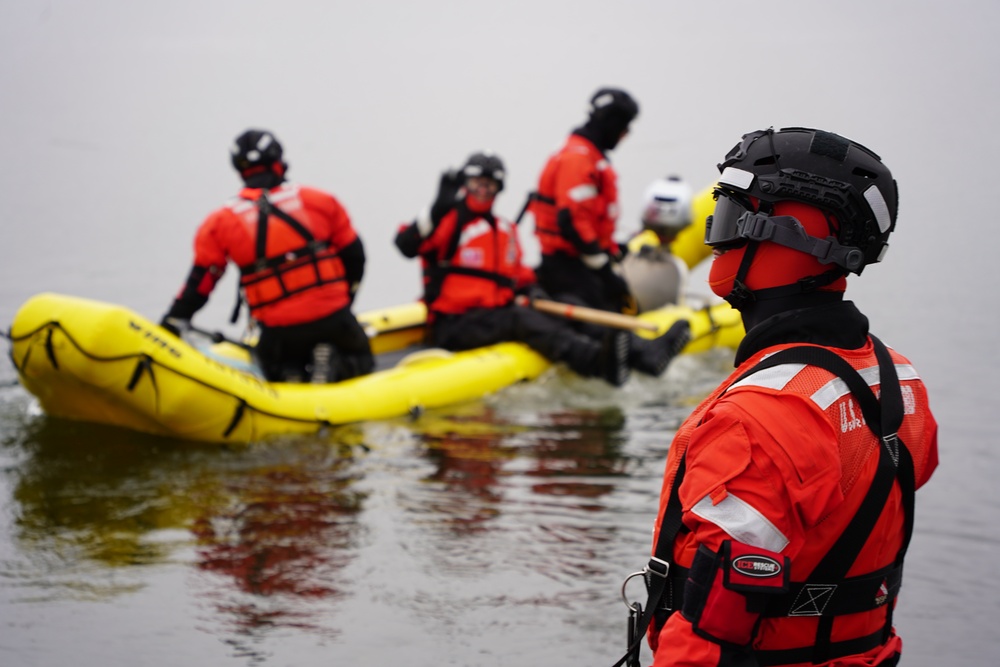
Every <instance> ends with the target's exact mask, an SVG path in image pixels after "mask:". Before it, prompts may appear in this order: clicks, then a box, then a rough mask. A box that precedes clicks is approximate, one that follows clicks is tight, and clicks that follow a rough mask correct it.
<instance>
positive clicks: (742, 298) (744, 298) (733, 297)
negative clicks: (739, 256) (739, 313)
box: [725, 278, 757, 310]
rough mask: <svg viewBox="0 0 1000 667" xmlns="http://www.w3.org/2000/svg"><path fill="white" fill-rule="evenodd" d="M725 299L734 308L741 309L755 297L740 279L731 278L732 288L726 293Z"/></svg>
mask: <svg viewBox="0 0 1000 667" xmlns="http://www.w3.org/2000/svg"><path fill="white" fill-rule="evenodd" d="M725 299H726V301H728V302H729V305H730V306H732V307H733V308H735V309H736V310H743V309H744V308H746V307H747V306H749V305H750V304H752V303H753V302H754V301H756V300H757V297H756V296H754V293H753V292H751V291H750V288H748V287H747V286H746V285H744V284H743V281H742V280H739V279H738V278H737V279H735V280H733V289H732V291H731V292H729V294H727V295H726V297H725Z"/></svg>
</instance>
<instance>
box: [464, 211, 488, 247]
mask: <svg viewBox="0 0 1000 667" xmlns="http://www.w3.org/2000/svg"><path fill="white" fill-rule="evenodd" d="M491 231H493V229H492V227H490V223H488V222H486V221H485V220H483V219H482V218H480V219H479V220H477V221H476V222H474V223H473V224H471V225H466V226H465V227H463V228H462V234H461V235H460V236H459V237H458V245H459V247H462V246H464V245H465V244H466V243H468V242H469V241H472V240H473V239H477V238H479V237H480V236H485V235H486V234H489V233H490V232H491Z"/></svg>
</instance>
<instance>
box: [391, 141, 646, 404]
mask: <svg viewBox="0 0 1000 667" xmlns="http://www.w3.org/2000/svg"><path fill="white" fill-rule="evenodd" d="M505 176H506V174H505V171H504V166H503V162H501V160H500V158H498V157H497V156H496V155H494V154H492V153H486V152H481V153H474V154H473V155H471V156H470V157H469V159H468V160H467V161H466V163H465V165H463V166H462V168H461V169H460V170H458V171H453V172H446V173H445V174H443V175H442V177H441V183H440V188H439V191H438V195H437V199H436V201H435V202H434V204H433V206H431V207H430V209H429V210H428V211H427V212H425V213H423V214H421V215H420V216H419V217H418V218H417V219H416V220H414V221H413V222H412V223H410V224H406V225H402V226H401V227H400V229H399V232H398V233H397V234H396V239H395V241H396V246H397V247H398V248H399V250H400V252H402V253H403V255H404V256H406V257H411V258H412V257H418V256H419V257H420V258H421V260H422V262H423V267H424V297H423V298H424V302H425V303H426V304H427V312H428V321H429V323H430V327H431V339H432V342H433V343H434V345H437V346H438V347H443V348H445V349H448V350H469V349H473V348H477V347H482V346H484V345H492V344H494V343H499V342H501V341H508V340H515V341H521V342H524V343H526V344H527V345H529V346H530V347H531V348H532V349H534V350H535V351H537V352H538V353H539V354H541V355H542V356H544V357H545V358H547V359H549V360H551V361H554V362H565V363H566V364H567V365H568V366H569V367H570V368H571V369H572V370H573V371H575V372H576V373H578V374H580V375H582V376H584V377H601V378H603V379H604V380H605V381H607V382H608V383H610V384H612V385H614V386H620V385H622V384H624V383H625V382H626V381H627V380H628V377H629V370H630V369H629V366H628V353H629V336H630V334H628V333H627V332H624V331H617V330H606V333H605V336H604V338H603V341H598V340H595V339H593V338H591V337H589V336H586V335H584V334H581V333H579V332H577V331H576V330H575V329H574V328H573V327H572V326H571V325H570V324H569V323H568V322H566V321H564V320H560V319H558V318H555V317H552V316H550V315H546V314H544V313H541V312H538V311H536V310H533V309H531V308H530V307H521V306H518V305H516V304H515V295H516V294H517V293H531V292H532V291H533V290H534V288H535V273H534V271H532V270H531V268H530V267H527V266H525V265H524V264H523V263H522V254H521V245H520V242H519V240H518V237H517V227H516V226H515V225H514V224H513V223H511V222H510V221H508V220H504V219H503V218H501V217H499V216H497V215H495V214H494V213H493V202H494V200H495V198H496V196H497V194H498V193H499V192H500V191H501V190H502V189H503V184H504V178H505Z"/></svg>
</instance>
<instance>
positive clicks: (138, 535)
mask: <svg viewBox="0 0 1000 667" xmlns="http://www.w3.org/2000/svg"><path fill="white" fill-rule="evenodd" d="M624 421H625V418H624V416H623V414H622V412H621V410H620V409H618V408H615V407H611V408H601V409H593V410H587V409H567V410H565V411H556V412H551V413H544V414H541V415H538V414H534V413H533V412H532V413H531V414H530V416H529V415H528V414H527V413H518V412H517V411H515V414H513V415H511V414H507V415H504V414H500V413H498V411H496V410H495V409H494V408H492V407H490V405H489V404H482V403H480V404H475V405H473V406H466V407H463V408H458V409H456V410H454V411H450V412H449V413H448V415H446V416H445V415H441V414H438V415H432V414H425V415H422V416H420V417H419V418H418V419H415V420H398V421H395V422H383V423H378V424H372V425H357V426H351V427H343V428H340V429H336V430H334V431H331V432H330V433H327V434H325V435H323V436H312V437H305V438H294V439H288V440H283V441H276V442H269V443H267V444H261V445H256V446H251V447H241V448H238V449H229V448H225V447H218V446H213V445H203V444H192V443H187V442H182V441H176V440H169V439H163V438H156V437H152V436H146V435H141V434H136V433H132V432H128V431H124V430H120V429H116V428H112V427H103V426H96V425H89V424H84V423H76V422H69V421H63V420H58V419H52V418H48V417H45V416H37V417H32V418H25V422H24V424H23V428H21V429H20V432H19V433H18V434H17V437H16V438H14V439H13V440H10V439H8V440H7V441H6V442H5V443H4V451H3V454H4V456H5V458H11V459H13V460H14V462H13V465H10V466H9V467H8V470H9V474H8V480H9V482H10V485H11V492H12V497H13V500H14V501H15V507H14V510H13V515H14V516H15V520H14V523H13V525H12V526H11V531H12V535H13V539H14V540H15V548H16V550H17V551H18V552H19V553H20V556H21V558H23V561H24V562H23V563H17V564H16V565H15V564H12V563H11V562H10V561H8V562H7V563H6V564H4V565H2V567H3V570H4V572H2V574H3V576H5V577H6V578H8V580H13V581H14V582H15V584H14V585H15V586H16V587H18V588H20V589H21V590H23V591H25V594H24V595H23V596H21V599H20V600H17V602H19V603H22V604H40V603H41V604H48V603H60V602H67V601H71V600H72V601H83V602H93V601H103V602H114V601H117V600H124V599H126V598H127V597H128V596H129V595H131V594H133V593H136V592H139V591H142V590H143V589H144V588H146V587H154V588H162V587H163V586H167V587H170V588H171V589H176V590H177V594H178V595H182V596H187V597H189V598H192V599H193V603H192V604H193V606H194V607H195V609H196V610H197V611H196V613H197V618H195V619H191V620H190V623H191V625H192V626H194V628H197V629H198V630H200V631H202V632H208V633H209V634H211V635H213V636H215V637H216V638H217V639H219V640H221V641H223V642H225V643H226V644H228V645H229V646H230V647H231V649H235V650H236V651H237V654H238V655H243V656H246V657H248V658H249V659H250V660H251V661H252V662H257V661H259V660H262V659H264V658H265V656H266V655H267V654H268V648H267V647H268V646H269V643H268V642H269V638H271V639H270V641H274V638H275V637H277V636H281V635H283V634H287V633H288V632H294V633H306V634H308V635H313V636H318V637H320V638H324V639H321V641H325V640H328V639H332V638H338V637H339V638H340V639H341V640H342V641H346V642H347V643H351V641H353V640H352V639H351V638H350V637H341V634H342V633H343V632H356V630H351V627H352V623H357V622H359V621H356V620H354V617H355V616H356V615H358V614H361V615H364V614H366V613H369V614H370V613H371V608H370V604H369V603H367V602H366V598H370V597H378V596H379V590H381V589H380V587H382V586H385V587H386V588H388V589H392V584H391V583H389V584H383V583H382V582H380V581H378V580H377V579H372V578H371V576H372V573H383V572H388V571H401V572H404V573H406V577H407V582H406V586H404V587H402V588H401V589H400V590H399V591H398V592H397V593H396V595H395V597H393V598H392V599H391V601H389V602H388V603H387V604H388V609H389V611H393V610H398V611H400V612H401V613H404V614H410V613H417V614H420V613H424V614H425V616H426V617H431V618H433V617H434V615H435V614H438V615H443V614H445V613H447V612H442V611H440V610H442V609H444V610H448V609H455V608H459V607H465V608H476V607H488V608H492V609H501V608H504V607H507V608H508V611H506V612H500V613H501V615H510V614H516V609H517V607H518V606H520V605H523V604H529V605H538V604H543V605H556V606H565V605H566V604H567V599H573V598H574V596H577V593H575V592H574V588H576V587H574V586H572V585H571V586H568V587H567V586H565V585H561V584H559V582H560V580H561V581H562V584H565V583H566V580H565V577H566V574H565V573H566V572H567V568H570V569H572V570H574V571H575V572H576V575H575V576H581V575H586V574H588V573H591V572H593V571H594V568H597V567H600V568H602V571H603V570H608V569H614V566H609V564H608V563H607V559H606V558H604V557H603V556H602V555H601V554H600V553H598V551H600V550H601V549H602V548H603V547H602V545H607V544H608V543H610V542H612V541H613V540H614V536H615V534H616V532H617V530H618V527H617V526H616V525H615V521H614V517H613V516H603V517H601V516H600V515H601V514H602V510H603V509H605V508H606V505H605V503H604V502H603V501H602V499H603V498H605V497H606V496H608V494H610V493H611V492H612V491H613V490H614V489H615V486H616V483H617V481H618V479H619V478H620V477H621V476H622V475H623V474H625V472H624V469H625V467H626V462H627V459H626V458H625V457H623V456H622V453H621V447H622V443H623V437H624V436H623V435H622V427H623V425H624ZM373 496H374V498H373ZM372 500H374V502H371V501H372ZM369 505H371V506H369ZM498 563H504V564H505V565H504V567H503V568H498V567H497V564H498ZM488 571H492V572H493V578H490V577H483V576H480V575H479V573H482V572H488ZM192 574H194V576H192ZM611 574H613V575H614V576H617V572H613V573H611ZM512 575H513V576H514V577H515V578H520V577H523V576H524V575H529V576H531V577H532V578H534V583H531V582H526V584H525V586H524V587H523V588H520V589H519V588H518V587H517V586H509V585H507V583H506V582H507V581H508V580H509V578H510V576H512ZM538 575H541V577H538ZM497 577H499V578H497ZM539 580H542V581H545V580H547V581H549V583H550V584H555V590H549V591H546V590H544V589H545V586H544V585H540V584H539ZM443 581H447V582H454V583H458V584H461V585H460V586H458V587H457V588H456V587H452V586H450V585H446V586H444V587H442V582H443ZM576 602H577V603H578V602H579V600H576ZM380 604H381V603H380ZM366 605H367V606H366ZM377 608H378V609H380V610H381V611H380V613H384V612H385V611H386V609H385V608H384V607H377ZM455 620H456V622H457V620H458V619H455ZM367 622H368V623H373V624H376V623H378V622H379V620H378V618H376V617H373V618H368V619H367ZM345 623H346V630H345Z"/></svg>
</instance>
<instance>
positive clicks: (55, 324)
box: [7, 320, 336, 438]
mask: <svg viewBox="0 0 1000 667" xmlns="http://www.w3.org/2000/svg"><path fill="white" fill-rule="evenodd" d="M57 329H58V330H59V331H60V332H62V334H63V335H64V336H65V337H66V339H67V340H68V341H69V342H70V343H71V344H72V345H73V347H74V348H76V350H77V351H78V352H79V353H80V354H82V355H83V356H85V357H87V358H88V359H90V360H91V361H94V362H99V363H101V362H119V361H127V360H129V359H137V362H136V369H135V371H134V372H133V373H132V376H131V378H130V380H129V383H128V385H127V387H126V388H127V389H128V390H129V391H132V390H133V389H134V388H135V386H136V385H137V384H138V383H139V380H140V379H141V378H142V376H143V375H145V374H147V373H148V375H149V377H150V379H151V382H152V384H153V391H154V395H155V396H156V401H157V411H159V401H160V392H159V387H157V384H156V378H155V373H154V368H155V367H156V366H159V367H160V368H162V369H164V370H165V371H168V372H170V373H173V374H174V375H177V376H179V377H182V378H185V379H186V380H189V381H191V382H194V383H196V384H198V385H201V386H202V387H205V388H206V389H210V390H212V391H216V392H218V393H220V394H223V395H226V396H231V397H232V398H233V399H234V400H236V401H237V402H238V405H237V407H236V413H235V414H234V415H233V420H232V421H231V422H230V424H229V426H228V427H227V428H226V430H225V431H224V432H223V437H226V438H228V437H229V436H230V435H231V434H232V432H233V431H234V430H235V429H236V427H237V426H238V425H239V423H240V421H242V418H243V417H244V416H245V414H246V412H247V411H248V410H249V411H252V412H255V413H257V414H259V415H263V416H265V417H271V418H273V419H282V420H285V421H289V422H295V423H299V424H316V425H317V426H318V427H320V428H322V427H331V426H335V425H336V424H334V423H333V422H330V421H329V420H328V419H318V418H316V419H309V418H305V417H293V416H289V415H283V414H278V413H276V412H271V411H268V410H264V409H262V408H259V407H256V406H254V405H253V404H251V403H249V402H248V401H247V400H246V399H244V398H242V397H240V396H237V395H235V394H233V393H232V392H230V391H226V390H225V389H222V388H221V387H218V386H216V385H213V384H211V383H208V382H205V381H204V380H202V379H201V378H198V377H195V376H193V375H190V374H188V373H184V372H182V371H179V370H177V369H176V368H173V367H171V366H169V365H168V364H164V363H162V362H160V361H157V360H156V359H155V358H153V357H152V356H150V355H149V354H148V353H146V352H130V353H127V354H121V355H114V356H100V355H97V354H93V353H91V352H88V351H87V350H85V349H84V348H83V346H82V345H80V343H79V342H77V340H76V339H75V338H73V336H72V335H71V334H70V333H69V331H67V330H66V328H65V327H64V326H63V325H62V323H60V322H59V321H58V320H50V321H49V322H46V323H44V324H42V325H40V326H38V327H37V328H35V329H34V330H32V331H29V332H27V333H25V334H22V335H19V336H12V335H10V334H8V335H7V337H8V338H9V339H10V340H11V342H12V343H13V342H20V341H23V340H27V339H29V338H32V337H35V336H37V335H38V334H39V333H40V332H42V331H45V343H44V346H45V350H46V354H47V355H48V357H49V360H50V361H51V363H52V365H53V367H54V368H55V369H56V370H59V364H58V361H57V360H56V356H55V347H54V345H53V343H52V336H53V334H54V332H55V330H57ZM30 354H31V351H30V348H29V350H28V353H27V354H25V356H24V359H23V362H22V363H21V364H18V363H17V360H16V359H14V358H13V354H12V355H11V360H12V361H13V362H14V367H15V368H16V369H17V371H18V373H23V370H22V369H23V368H24V367H25V366H26V365H27V360H28V358H29V357H30ZM233 370H234V371H235V372H240V371H239V370H238V369H233Z"/></svg>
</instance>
